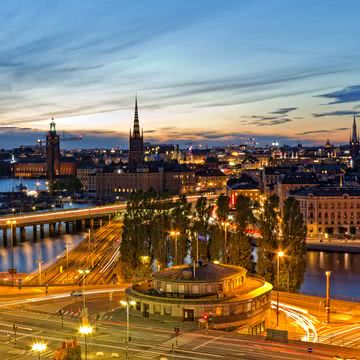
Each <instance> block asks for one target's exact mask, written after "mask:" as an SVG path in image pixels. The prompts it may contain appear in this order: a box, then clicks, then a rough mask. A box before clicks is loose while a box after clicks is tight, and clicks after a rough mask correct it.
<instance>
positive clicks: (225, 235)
mask: <svg viewBox="0 0 360 360" xmlns="http://www.w3.org/2000/svg"><path fill="white" fill-rule="evenodd" d="M221 225H222V226H223V227H224V248H225V249H224V264H226V263H227V228H228V226H229V225H230V223H229V222H227V221H225V222H222V223H221Z"/></svg>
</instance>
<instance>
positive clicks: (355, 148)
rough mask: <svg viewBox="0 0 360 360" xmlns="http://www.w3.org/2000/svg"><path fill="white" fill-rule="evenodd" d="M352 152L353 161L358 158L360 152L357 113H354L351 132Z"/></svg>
mask: <svg viewBox="0 0 360 360" xmlns="http://www.w3.org/2000/svg"><path fill="white" fill-rule="evenodd" d="M350 154H351V159H352V160H353V161H354V160H356V159H357V158H358V157H359V154H360V142H359V134H358V133H357V129H356V115H355V114H354V122H353V127H352V132H351V133H350Z"/></svg>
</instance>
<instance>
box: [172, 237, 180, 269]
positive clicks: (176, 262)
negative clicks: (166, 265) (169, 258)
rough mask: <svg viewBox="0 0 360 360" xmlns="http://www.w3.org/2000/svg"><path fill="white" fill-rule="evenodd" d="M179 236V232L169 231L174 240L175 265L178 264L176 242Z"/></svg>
mask: <svg viewBox="0 0 360 360" xmlns="http://www.w3.org/2000/svg"><path fill="white" fill-rule="evenodd" d="M179 235H180V231H175V230H174V231H170V236H171V237H173V238H174V239H175V265H177V264H178V249H177V241H178V236H179Z"/></svg>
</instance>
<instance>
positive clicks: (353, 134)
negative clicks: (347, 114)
mask: <svg viewBox="0 0 360 360" xmlns="http://www.w3.org/2000/svg"><path fill="white" fill-rule="evenodd" d="M351 141H352V142H353V143H354V144H356V143H357V142H358V141H359V139H358V135H357V130H356V114H354V122H353V128H352V137H351Z"/></svg>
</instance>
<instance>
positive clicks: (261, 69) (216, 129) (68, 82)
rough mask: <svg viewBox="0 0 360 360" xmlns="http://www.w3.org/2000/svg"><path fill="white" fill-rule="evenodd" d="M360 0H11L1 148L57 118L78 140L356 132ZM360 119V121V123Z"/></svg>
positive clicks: (287, 137) (341, 138) (0, 10)
mask: <svg viewBox="0 0 360 360" xmlns="http://www.w3.org/2000/svg"><path fill="white" fill-rule="evenodd" d="M359 14H360V2H359V1H358V0H347V1H343V0H337V1H335V0H334V1H333V0H317V1H314V0H312V1H308V0H302V1H297V0H293V1H289V0H248V1H245V0H244V1H242V0H241V1H240V0H234V1H231V0H226V1H223V0H196V1H194V0H181V1H180V0H173V1H169V0H166V1H165V0H164V1H159V0H151V1H150V0H143V1H140V0H137V1H125V0H122V1H119V0H93V1H74V0H68V1H66V0H62V1H48V0H44V1H38V0H32V1H25V0H24V1H17V0H4V1H2V2H1V3H0V23H1V32H0V147H6V148H8V147H12V146H15V145H20V144H33V143H35V140H36V139H37V138H38V137H44V131H46V130H47V129H48V125H49V122H50V119H51V117H54V118H55V120H56V123H57V128H58V129H59V131H62V130H66V131H69V132H71V133H80V134H82V135H84V140H83V141H80V142H69V143H67V146H70V147H86V148H89V147H95V146H97V147H100V146H104V147H113V146H120V147H126V146H127V139H128V131H129V128H130V126H131V122H132V119H133V107H134V97H135V94H136V93H137V95H138V101H139V113H140V121H141V125H142V126H144V135H145V138H146V139H145V140H146V141H151V142H158V141H161V142H176V143H181V144H186V143H189V142H193V143H201V144H208V145H209V146H211V145H219V144H230V143H238V142H241V141H242V139H243V138H244V137H245V138H246V137H254V136H255V137H257V138H259V140H260V141H261V142H262V143H270V142H272V141H273V140H279V141H280V143H289V144H291V143H297V142H303V143H324V142H325V141H326V138H327V137H329V138H330V141H331V142H334V143H340V142H346V141H347V140H348V138H349V128H350V126H351V123H352V116H353V113H354V112H360V61H359V59H360V46H359V34H360V30H359V29H360V27H359ZM359 125H360V123H359Z"/></svg>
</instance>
